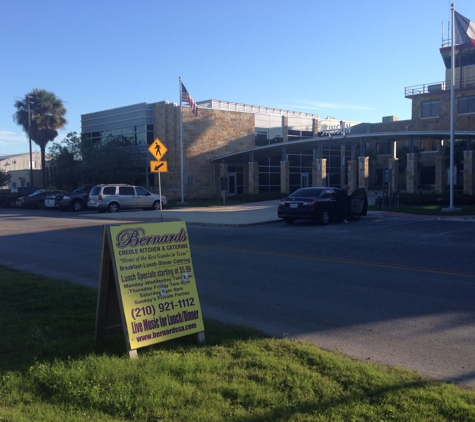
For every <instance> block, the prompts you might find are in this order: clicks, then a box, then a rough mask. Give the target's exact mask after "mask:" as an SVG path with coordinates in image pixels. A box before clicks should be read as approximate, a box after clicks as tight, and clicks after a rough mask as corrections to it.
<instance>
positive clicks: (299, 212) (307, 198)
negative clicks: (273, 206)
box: [277, 187, 368, 225]
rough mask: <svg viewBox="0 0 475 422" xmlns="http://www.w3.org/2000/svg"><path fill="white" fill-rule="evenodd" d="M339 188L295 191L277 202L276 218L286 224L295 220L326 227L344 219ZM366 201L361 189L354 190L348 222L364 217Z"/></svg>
mask: <svg viewBox="0 0 475 422" xmlns="http://www.w3.org/2000/svg"><path fill="white" fill-rule="evenodd" d="M339 191H340V189H339V188H331V187H321V188H318V187H309V188H301V189H298V190H296V191H295V192H294V193H292V194H291V195H289V196H288V197H286V198H283V199H281V200H280V201H279V206H278V209H277V216H278V217H279V218H283V219H284V221H285V222H286V223H287V224H292V223H294V222H295V221H296V220H299V219H303V220H312V221H317V222H319V223H320V224H323V225H326V224H328V223H329V222H330V221H341V220H343V218H344V215H343V211H342V206H341V203H340V202H339V201H338V200H337V198H338V192H339ZM367 209H368V199H367V197H366V191H365V190H364V189H363V188H358V189H356V190H355V191H354V192H353V193H352V194H351V195H350V199H349V207H348V216H349V219H350V220H359V219H360V217H361V216H362V215H366V213H367Z"/></svg>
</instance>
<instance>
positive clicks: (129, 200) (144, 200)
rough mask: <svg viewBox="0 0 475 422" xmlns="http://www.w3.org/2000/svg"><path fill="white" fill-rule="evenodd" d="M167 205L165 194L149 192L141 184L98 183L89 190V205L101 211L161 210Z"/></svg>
mask: <svg viewBox="0 0 475 422" xmlns="http://www.w3.org/2000/svg"><path fill="white" fill-rule="evenodd" d="M160 202H161V204H162V205H161V206H162V209H163V208H166V207H167V204H168V201H167V198H166V197H165V196H163V195H162V196H160V195H157V194H154V193H151V192H149V191H148V190H147V189H145V188H143V187H141V186H132V185H121V184H118V185H97V186H94V187H93V188H92V189H91V191H90V192H89V201H88V203H87V205H88V207H90V208H95V209H97V211H99V212H106V211H108V212H117V211H119V210H121V209H123V210H126V209H151V210H159V209H160Z"/></svg>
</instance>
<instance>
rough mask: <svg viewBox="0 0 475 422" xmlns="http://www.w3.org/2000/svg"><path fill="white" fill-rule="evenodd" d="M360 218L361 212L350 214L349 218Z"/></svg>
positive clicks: (356, 219)
mask: <svg viewBox="0 0 475 422" xmlns="http://www.w3.org/2000/svg"><path fill="white" fill-rule="evenodd" d="M360 218H361V214H351V215H350V220H354V221H358V220H359V219H360Z"/></svg>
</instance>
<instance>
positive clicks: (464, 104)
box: [459, 95, 475, 114]
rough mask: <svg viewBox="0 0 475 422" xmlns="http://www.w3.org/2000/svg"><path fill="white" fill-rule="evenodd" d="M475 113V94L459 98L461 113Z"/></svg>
mask: <svg viewBox="0 0 475 422" xmlns="http://www.w3.org/2000/svg"><path fill="white" fill-rule="evenodd" d="M462 113H475V95H470V96H468V97H460V98H459V114H462Z"/></svg>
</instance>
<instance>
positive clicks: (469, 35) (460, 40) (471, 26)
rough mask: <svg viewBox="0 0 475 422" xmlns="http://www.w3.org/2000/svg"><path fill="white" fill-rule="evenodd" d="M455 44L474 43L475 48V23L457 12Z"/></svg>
mask: <svg viewBox="0 0 475 422" xmlns="http://www.w3.org/2000/svg"><path fill="white" fill-rule="evenodd" d="M454 13H455V23H454V31H455V44H469V43H472V44H473V46H474V47H475V22H472V21H471V20H470V19H467V18H466V17H465V16H462V15H461V14H460V13H457V12H455V11H454Z"/></svg>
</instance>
